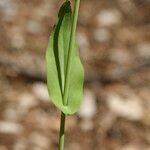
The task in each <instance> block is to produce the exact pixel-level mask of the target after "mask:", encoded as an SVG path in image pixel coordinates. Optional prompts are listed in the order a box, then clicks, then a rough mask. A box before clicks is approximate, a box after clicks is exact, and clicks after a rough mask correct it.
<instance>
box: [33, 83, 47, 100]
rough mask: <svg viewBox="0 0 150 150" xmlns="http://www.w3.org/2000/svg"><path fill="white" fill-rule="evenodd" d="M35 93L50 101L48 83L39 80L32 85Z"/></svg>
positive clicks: (40, 97)
mask: <svg viewBox="0 0 150 150" xmlns="http://www.w3.org/2000/svg"><path fill="white" fill-rule="evenodd" d="M32 91H33V93H34V95H35V96H36V97H37V98H38V99H40V100H41V101H44V102H50V97H49V94H48V89H47V85H46V84H45V83H42V82H37V83H34V84H33V85H32Z"/></svg>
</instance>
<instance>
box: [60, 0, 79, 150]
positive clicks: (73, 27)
mask: <svg viewBox="0 0 150 150" xmlns="http://www.w3.org/2000/svg"><path fill="white" fill-rule="evenodd" d="M66 1H68V0H66ZM79 6H80V0H75V4H74V11H73V18H72V19H73V20H72V25H71V34H70V42H69V51H68V58H67V68H66V72H65V75H66V77H65V86H64V95H63V103H64V105H67V103H68V90H69V80H70V76H69V74H70V68H71V59H72V57H71V56H72V51H73V46H74V40H75V34H76V26H77V20H78V13H79ZM65 119H66V115H65V114H64V113H63V112H61V122H60V136H59V150H64V143H65V142H64V141H65Z"/></svg>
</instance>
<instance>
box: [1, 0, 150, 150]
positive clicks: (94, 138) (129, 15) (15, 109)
mask: <svg viewBox="0 0 150 150" xmlns="http://www.w3.org/2000/svg"><path fill="white" fill-rule="evenodd" d="M62 2H63V1H62V0H0V150H57V147H58V136H59V120H60V112H59V110H58V109H57V108H56V107H55V106H54V105H53V104H52V102H51V100H50V99H49V96H48V93H47V87H46V69H45V59H44V57H45V50H46V47H47V43H48V37H49V35H50V33H51V31H52V27H53V25H54V23H55V21H56V16H57V12H58V10H59V7H60V5H61V4H62ZM77 41H78V44H79V47H80V54H81V59H82V62H83V64H84V68H85V76H86V78H85V87H84V98H83V103H82V106H81V108H80V111H79V112H78V113H77V114H76V115H73V116H69V117H68V118H67V124H66V150H150V0H81V7H80V13H79V20H78V30H77Z"/></svg>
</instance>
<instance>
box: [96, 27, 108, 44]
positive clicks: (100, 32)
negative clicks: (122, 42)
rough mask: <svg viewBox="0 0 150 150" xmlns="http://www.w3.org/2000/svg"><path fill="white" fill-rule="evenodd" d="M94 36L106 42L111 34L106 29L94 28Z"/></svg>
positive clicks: (97, 39)
mask: <svg viewBox="0 0 150 150" xmlns="http://www.w3.org/2000/svg"><path fill="white" fill-rule="evenodd" d="M94 38H95V40H96V41H98V42H107V41H109V40H110V38H111V34H110V32H109V31H108V30H107V29H96V30H95V31H94Z"/></svg>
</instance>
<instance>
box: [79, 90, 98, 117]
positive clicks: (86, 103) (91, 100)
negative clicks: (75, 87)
mask: <svg viewBox="0 0 150 150" xmlns="http://www.w3.org/2000/svg"><path fill="white" fill-rule="evenodd" d="M96 112H97V104H96V96H95V94H94V93H93V92H92V91H91V90H85V91H84V98H83V102H82V104H81V107H80V111H79V116H80V117H81V118H83V119H92V118H93V117H94V116H95V114H96Z"/></svg>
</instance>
